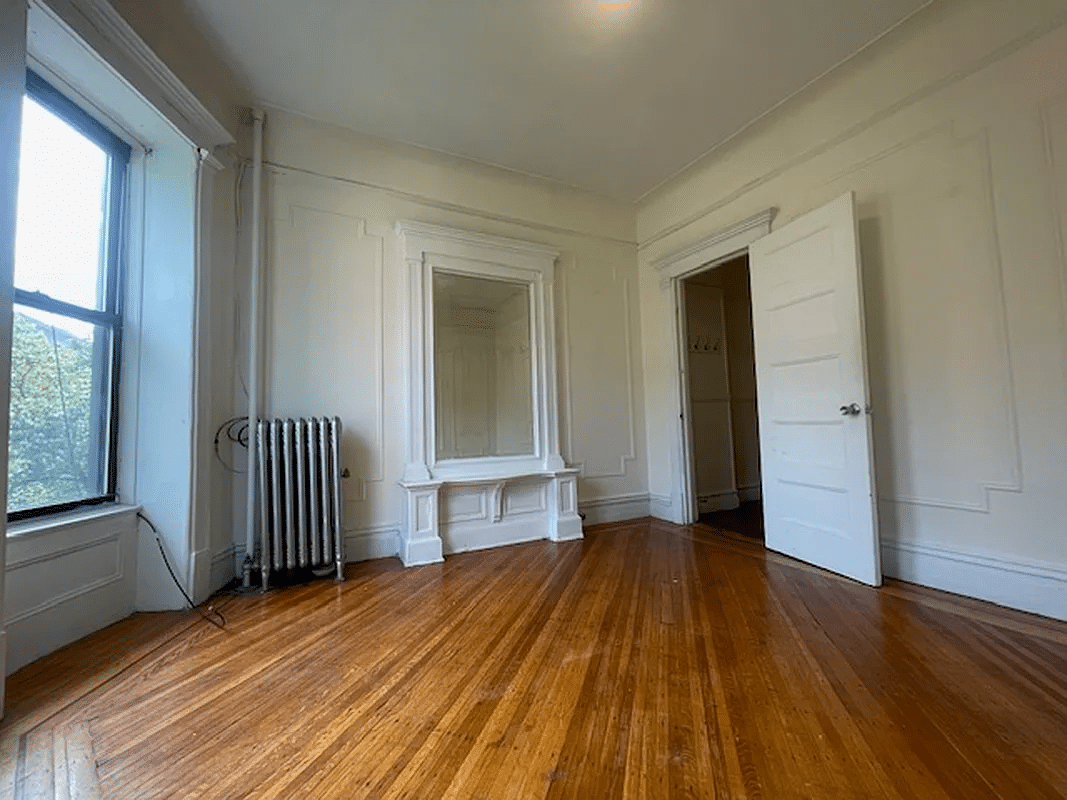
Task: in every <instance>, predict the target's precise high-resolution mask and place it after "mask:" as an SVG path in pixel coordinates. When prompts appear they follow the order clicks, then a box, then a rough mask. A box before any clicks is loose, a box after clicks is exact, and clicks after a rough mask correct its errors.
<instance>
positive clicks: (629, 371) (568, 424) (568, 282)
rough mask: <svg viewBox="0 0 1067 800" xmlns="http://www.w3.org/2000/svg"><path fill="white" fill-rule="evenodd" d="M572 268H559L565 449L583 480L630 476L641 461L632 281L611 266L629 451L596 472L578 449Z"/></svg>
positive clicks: (600, 274)
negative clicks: (616, 297)
mask: <svg viewBox="0 0 1067 800" xmlns="http://www.w3.org/2000/svg"><path fill="white" fill-rule="evenodd" d="M571 269H572V270H573V271H574V272H579V271H580V269H581V268H580V267H579V266H578V265H577V264H576V263H575V264H574V265H573V266H572V267H571ZM569 271H570V270H568V269H566V268H561V269H560V270H559V275H560V280H561V283H562V284H563V298H564V301H563V303H562V304H561V312H562V313H561V318H562V319H561V324H560V329H561V335H562V339H561V342H560V352H561V353H562V354H565V359H562V360H561V363H562V366H563V371H562V373H561V374H562V375H565V376H566V378H565V379H564V380H562V381H561V383H562V384H563V391H562V394H563V399H564V403H563V408H564V417H565V420H564V425H563V431H564V440H563V444H564V445H565V446H566V448H567V449H566V450H565V453H566V455H567V457H568V463H570V464H572V465H573V466H574V467H576V468H577V469H579V470H581V474H580V477H581V478H582V479H584V480H596V479H606V478H625V477H627V476H628V475H629V470H628V466H629V465H630V464H631V463H633V462H634V461H636V460H637V423H636V411H635V408H634V396H635V394H636V392H637V387H636V386H635V385H634V364H633V357H632V354H633V333H632V322H631V316H632V305H631V299H630V295H631V287H630V281H629V280H627V279H625V278H621V279H620V277H619V274H618V270H617V269H615V268H612V269H611V282H612V284H614V285H616V286H617V287H618V288H619V302H618V303H617V304H616V307H617V309H618V310H617V311H616V314H615V315H613V316H616V317H617V318H619V319H621V320H622V337H621V340H620V342H619V345H618V346H619V347H620V348H622V350H623V352H624V353H625V355H626V359H625V361H626V386H625V390H626V420H627V433H628V441H627V444H628V447H627V449H626V452H625V453H620V454H618V456H617V458H618V464H619V467H618V469H612V468H611V467H608V466H606V465H602V466H603V467H604V468H603V469H600V470H598V471H596V472H593V471H590V470H589V469H588V461H589V458H588V457H586V458H585V459H578V457H577V452H578V450H579V448H580V445H579V444H577V443H576V442H575V437H574V391H573V386H574V380H573V377H572V376H571V370H570V362H571V347H572V343H571V338H570V331H571V322H570V313H571V292H572V291H573V282H572V278H571V276H569V275H568V274H567V273H568V272H569ZM604 272H605V270H601V271H599V272H598V273H597V275H598V278H597V280H596V283H597V286H602V285H603V284H604V282H605V281H604V277H603V273H604ZM584 288H585V289H587V290H588V289H589V287H584ZM594 291H595V290H594ZM593 297H594V298H595V297H597V296H596V295H595V294H594V295H593ZM591 304H592V303H589V304H583V306H582V308H583V309H588V308H589V307H590V305H591ZM596 305H597V306H598V307H599V306H600V305H601V304H600V303H596ZM603 305H604V307H605V308H607V307H608V306H607V305H606V304H603ZM598 388H602V387H599V386H598ZM604 461H605V462H606V461H607V457H605V458H604Z"/></svg>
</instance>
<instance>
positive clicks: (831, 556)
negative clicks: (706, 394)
mask: <svg viewBox="0 0 1067 800" xmlns="http://www.w3.org/2000/svg"><path fill="white" fill-rule="evenodd" d="M749 267H750V272H751V280H752V316H753V319H752V322H753V329H754V335H755V345H756V385H757V394H758V404H759V429H760V455H761V458H762V473H763V508H764V516H765V525H766V542H767V547H769V548H770V549H771V550H776V551H778V552H780V553H785V554H786V555H789V556H792V557H794V558H797V559H800V560H801V561H806V562H809V563H811V564H815V565H816V566H819V567H823V568H825V569H828V570H831V571H833V572H837V573H840V574H841V575H846V576H848V577H850V578H854V579H855V580H858V581H862V582H863V583H868V584H871V585H872V586H877V585H879V584H880V583H881V582H882V573H881V564H880V559H879V549H878V527H877V514H876V510H875V501H874V497H875V495H874V474H873V468H872V458H871V456H872V453H871V419H870V406H869V394H868V385H867V361H866V352H867V351H866V344H865V341H864V334H863V308H862V298H861V294H860V286H861V282H860V263H859V249H858V246H857V233H856V214H855V201H854V198H853V195H852V193H851V192H850V193H849V194H847V195H844V196H843V197H840V198H838V199H837V200H835V201H834V202H832V203H830V204H829V205H828V206H825V207H823V208H821V209H819V210H817V211H813V212H811V213H809V214H806V215H805V216H803V217H801V218H800V219H797V220H794V221H793V222H791V223H789V224H788V225H785V226H783V227H782V228H780V229H779V230H776V231H774V232H773V233H771V234H770V235H768V236H766V237H764V238H763V239H760V240H759V241H757V242H755V243H754V244H753V245H752V247H751V248H750V250H749Z"/></svg>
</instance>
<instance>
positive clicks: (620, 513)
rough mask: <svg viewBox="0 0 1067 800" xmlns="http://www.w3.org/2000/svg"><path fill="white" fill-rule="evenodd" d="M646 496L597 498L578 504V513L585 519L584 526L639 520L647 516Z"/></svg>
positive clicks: (628, 495) (627, 495)
mask: <svg viewBox="0 0 1067 800" xmlns="http://www.w3.org/2000/svg"><path fill="white" fill-rule="evenodd" d="M648 502H649V501H648V495H647V494H624V495H618V496H616V497H598V498H595V499H593V500H583V501H581V502H579V503H578V512H579V513H580V514H582V515H583V516H584V517H585V524H586V525H601V524H603V523H605V522H625V521H626V520H628V519H640V518H641V517H647V516H648V515H649V514H648Z"/></svg>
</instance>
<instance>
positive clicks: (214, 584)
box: [211, 544, 241, 592]
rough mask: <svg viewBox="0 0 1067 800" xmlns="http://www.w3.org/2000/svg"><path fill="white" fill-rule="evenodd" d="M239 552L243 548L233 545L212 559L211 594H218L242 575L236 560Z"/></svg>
mask: <svg viewBox="0 0 1067 800" xmlns="http://www.w3.org/2000/svg"><path fill="white" fill-rule="evenodd" d="M239 552H241V548H240V547H239V546H238V545H236V544H231V545H230V546H229V547H226V548H223V549H222V550H220V551H219V552H217V553H215V555H214V556H212V557H211V592H217V591H218V590H219V589H221V588H222V587H223V586H225V585H226V584H227V583H229V582H230V581H232V580H233V579H234V578H236V577H237V576H238V575H239V574H240V572H239V570H238V569H237V567H238V564H237V560H236V558H235V556H236V555H237V554H238V553H239Z"/></svg>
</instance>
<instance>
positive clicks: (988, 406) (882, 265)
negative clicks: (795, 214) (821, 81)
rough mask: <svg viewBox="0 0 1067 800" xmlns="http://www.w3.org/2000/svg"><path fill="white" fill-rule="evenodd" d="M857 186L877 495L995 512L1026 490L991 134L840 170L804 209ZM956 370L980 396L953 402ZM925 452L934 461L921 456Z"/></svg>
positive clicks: (953, 131)
mask: <svg viewBox="0 0 1067 800" xmlns="http://www.w3.org/2000/svg"><path fill="white" fill-rule="evenodd" d="M856 188H859V189H860V197H861V201H860V203H859V204H858V212H859V218H860V223H859V224H860V242H861V249H862V251H863V256H864V261H865V275H864V283H865V295H866V305H867V318H868V331H867V334H868V345H869V349H870V351H871V352H870V358H869V362H870V369H871V390H872V395H873V397H872V401H873V405H874V408H875V409H876V410H877V411H876V415H875V454H876V458H877V459H878V470H879V482H880V484H881V485H882V487H883V488H884V487H885V486H886V485H887V484H888V485H889V486H891V487H892V488H891V489H890V490H889V491H884V490H883V491H881V492H880V494H879V499H881V500H883V501H890V502H896V503H905V504H909V505H920V506H930V507H934V508H949V509H956V510H959V511H972V512H982V513H989V508H990V505H989V504H990V499H989V495H990V492H993V491H1004V492H1016V493H1017V492H1021V491H1022V445H1021V442H1020V439H1019V425H1018V411H1017V404H1016V400H1015V395H1016V387H1015V377H1014V373H1013V369H1012V361H1013V359H1012V344H1011V338H1010V335H1009V330H1008V322H1007V316H1008V315H1007V301H1006V297H1005V287H1004V267H1003V254H1002V251H1001V245H1000V233H999V224H998V219H997V209H996V206H995V204H994V199H993V165H992V154H991V148H990V141H989V131H988V129H986V128H980V129H978V130H976V131H974V132H969V133H967V134H966V135H959V134H958V132H957V125H956V123H955V122H954V121H947V122H941V123H939V124H937V125H935V126H932V127H929V128H926V129H925V130H921V131H919V132H918V133H916V134H915V135H913V136H911V137H909V138H907V139H904V140H902V141H900V142H897V143H894V144H893V145H892V146H890V147H887V148H883V149H881V150H878V151H876V152H874V153H872V154H869V155H866V156H865V157H863V158H862V159H860V160H859V161H857V162H856V163H854V164H853V165H851V166H849V167H847V168H845V169H842V170H838V171H836V172H835V174H834V175H833V176H832V177H831V178H830V179H828V180H826V181H825V182H823V183H822V184H821V185H820V186H819V187H818V189H816V190H814V191H812V192H810V193H809V195H808V197H807V199H806V202H807V203H809V204H818V203H819V202H821V200H823V199H825V198H826V197H833V196H835V194H839V193H841V192H842V191H846V190H849V189H856ZM944 230H952V231H955V232H957V235H954V236H941V235H939V232H940V231H944ZM964 230H966V233H964V232H963V231H964ZM949 270H954V271H953V272H950V271H949ZM961 296H965V297H967V298H968V300H969V302H968V303H966V304H962V303H960V302H959V298H960V297H961ZM920 299H921V302H919V300H920ZM935 308H936V309H940V311H938V312H937V313H930V312H931V311H932V310H933V309H935ZM964 314H966V315H967V316H963V315H964ZM962 330H966V331H968V336H967V337H960V336H959V335H958V333H957V332H958V331H962ZM938 358H940V359H941V361H940V362H937V363H941V364H942V368H941V371H940V373H936V372H932V370H933V368H934V366H933V365H934V364H935V362H936V360H937V359H938ZM956 365H959V366H956ZM953 368H955V369H959V370H965V371H966V372H967V376H968V380H969V382H970V384H971V385H972V386H975V387H976V388H978V389H979V390H978V391H972V392H968V393H966V395H964V396H962V397H961V396H957V395H958V393H957V392H955V391H954V385H953V384H950V383H949V381H952V380H954V379H955V376H954V374H953V372H952V370H953ZM880 370H885V371H886V374H884V375H883V374H882V373H881V372H880ZM924 381H925V384H924ZM939 382H940V383H939ZM904 387H908V388H907V391H905V390H904ZM917 387H918V388H917ZM938 392H941V394H938ZM942 395H944V396H942ZM949 407H952V408H953V414H952V415H950V416H948V417H946V416H945V415H943V414H942V413H941V409H944V408H949ZM957 428H958V429H957ZM919 442H923V443H926V444H925V450H923V452H926V450H932V451H935V452H936V453H937V457H936V459H935V462H932V463H929V464H927V463H926V462H927V461H928V460H929V459H928V457H923V456H922V454H921V453H916V452H915V451H916V449H917V448H918V447H919V445H918V443H919ZM930 442H939V444H938V445H937V446H934V445H931V444H929V443H930ZM977 448H981V449H980V450H979V449H977ZM890 457H891V458H892V461H890ZM909 458H913V460H912V461H910V462H909V460H908V459H909ZM942 462H943V463H942ZM949 463H951V464H955V465H956V467H955V468H953V469H948V468H946V465H947V464H949ZM982 471H987V472H986V474H982ZM988 471H993V472H996V471H999V472H1000V474H999V475H992V474H989V472H988ZM950 476H951V478H952V480H953V481H956V483H955V485H952V484H950V482H949V477H950ZM964 478H965V480H964ZM966 484H969V486H970V487H971V488H969V489H968V488H967V485H966Z"/></svg>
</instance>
